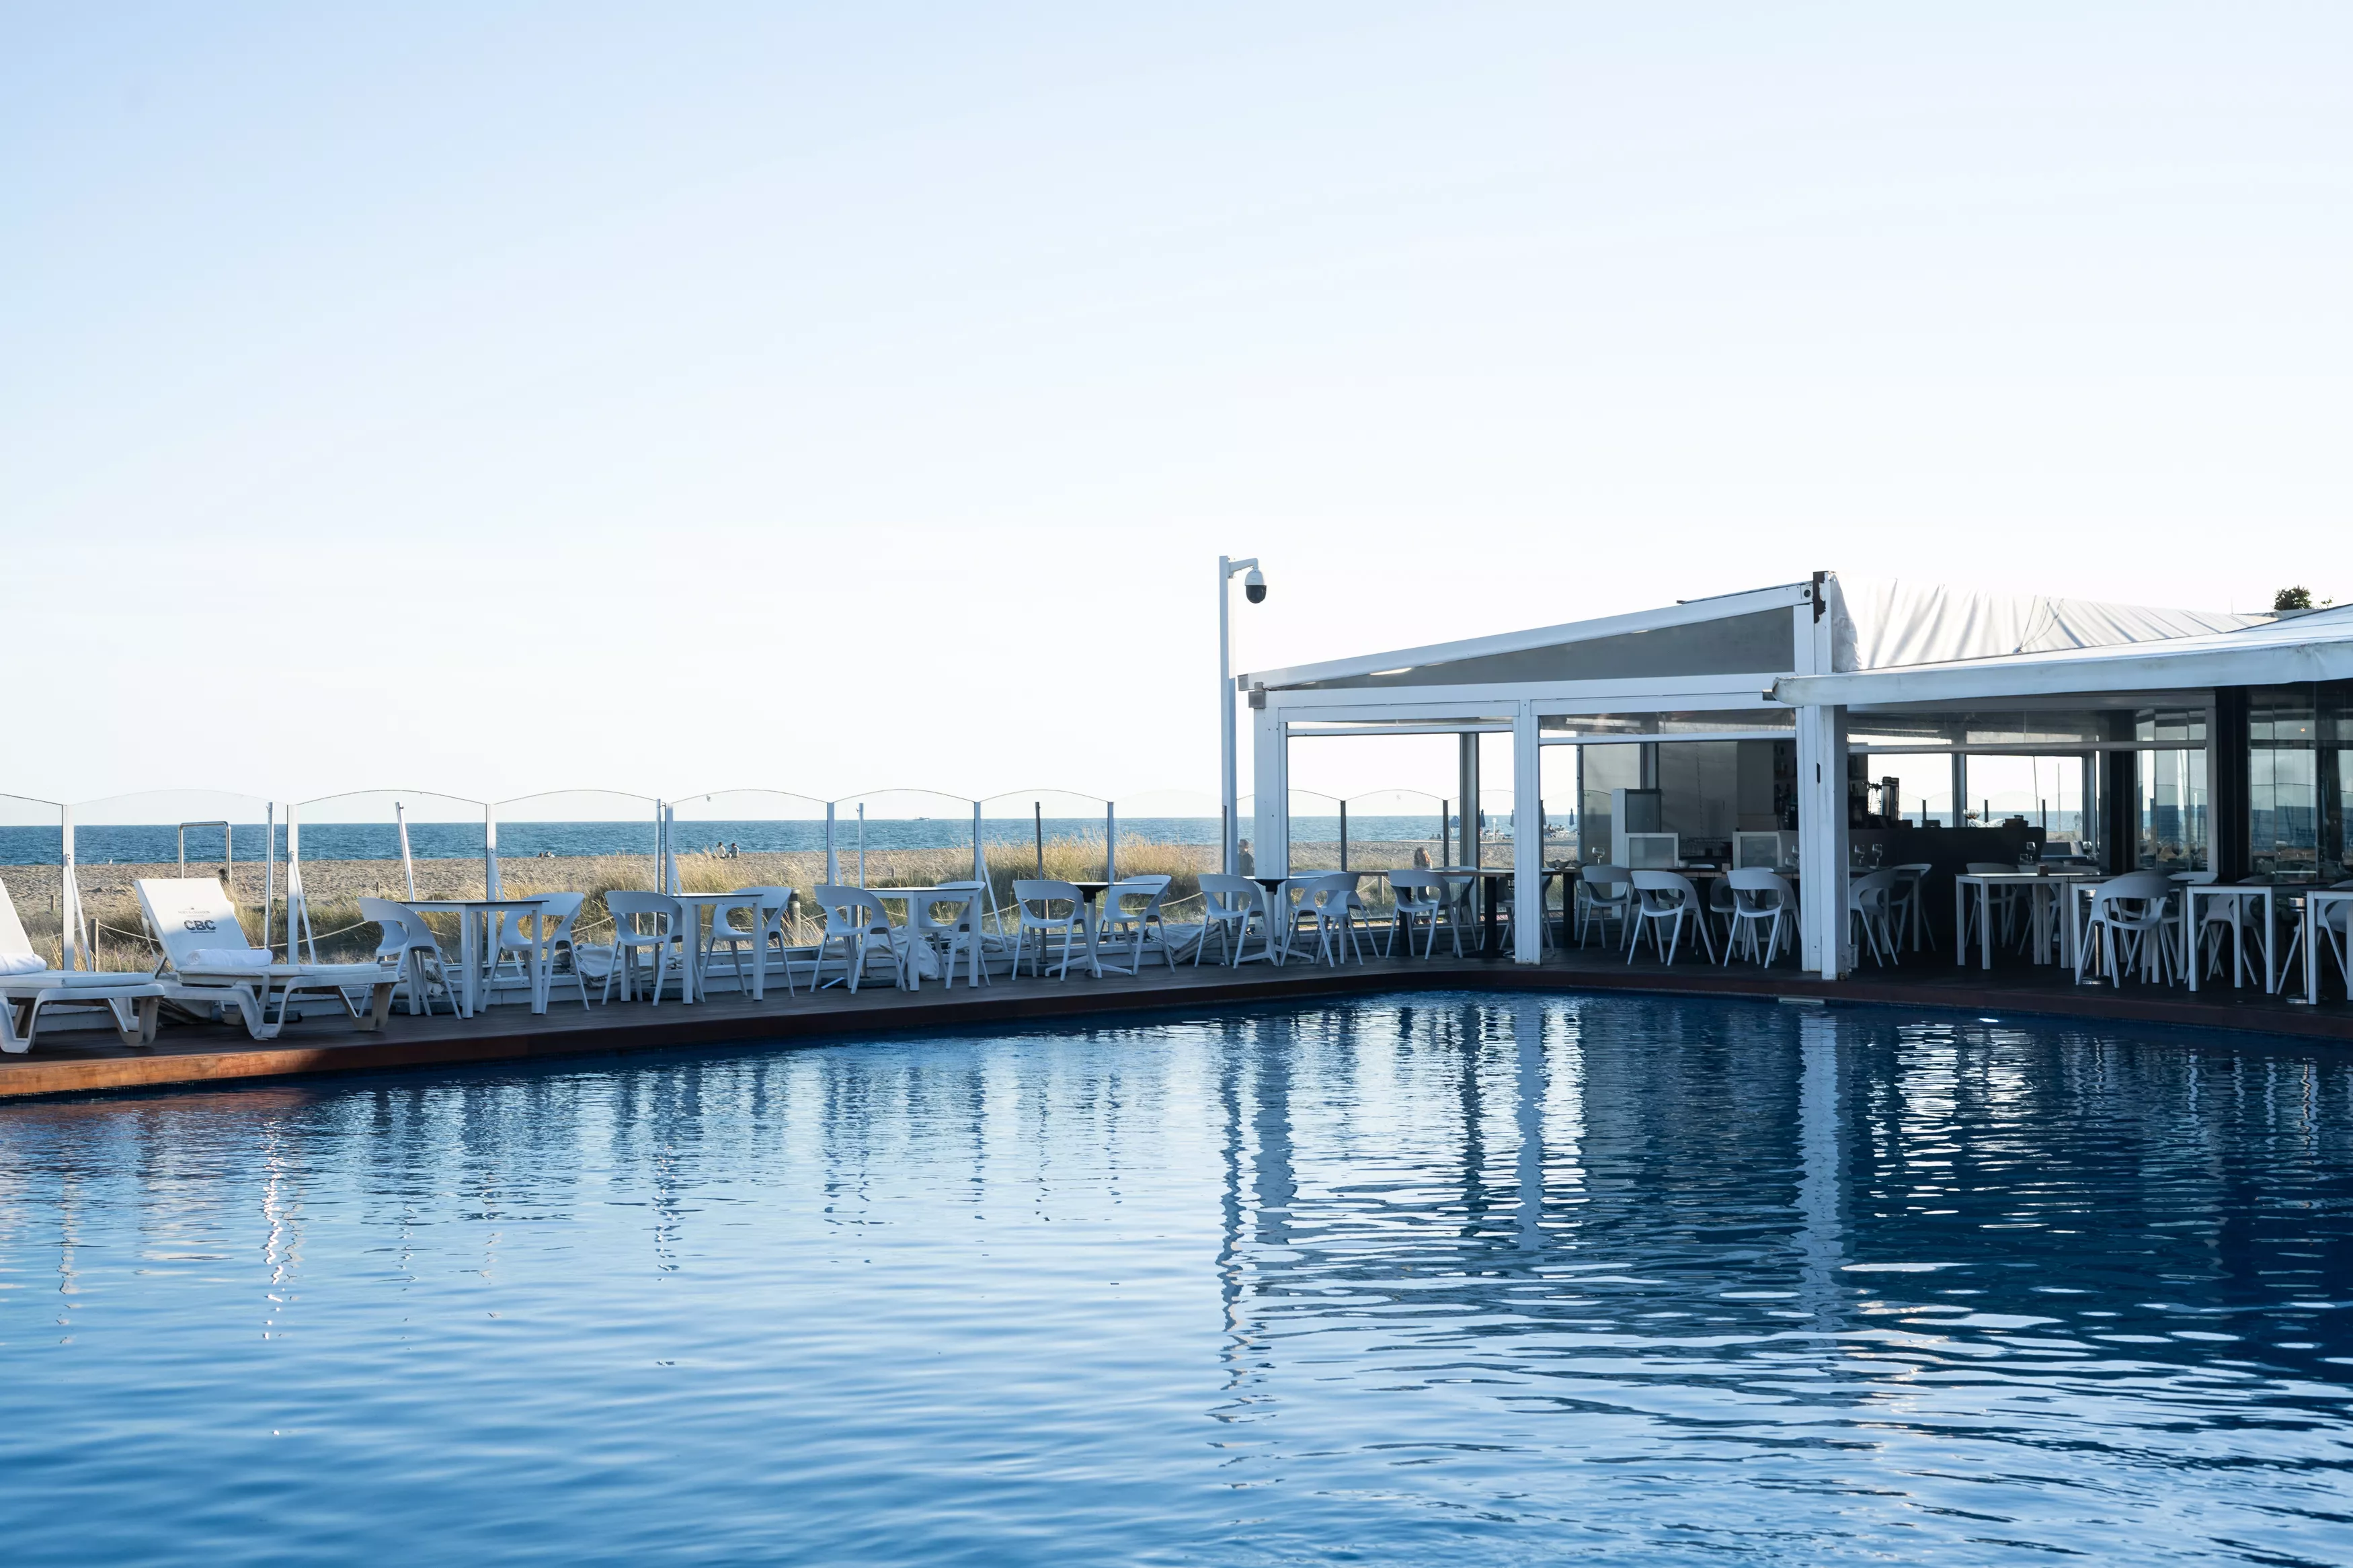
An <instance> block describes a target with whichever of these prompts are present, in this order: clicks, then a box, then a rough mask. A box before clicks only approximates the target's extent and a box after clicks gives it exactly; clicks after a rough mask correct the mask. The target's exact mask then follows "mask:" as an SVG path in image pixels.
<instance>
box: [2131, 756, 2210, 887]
mask: <svg viewBox="0 0 2353 1568" xmlns="http://www.w3.org/2000/svg"><path fill="white" fill-rule="evenodd" d="M2206 848H2207V837H2206V753H2205V752H2141V753H2140V854H2139V863H2140V864H2141V865H2142V866H2144V867H2147V868H2150V869H2153V870H2158V871H2202V870H2204V869H2205V868H2207V865H2208V864H2209V862H2208V860H2207V858H2206Z"/></svg>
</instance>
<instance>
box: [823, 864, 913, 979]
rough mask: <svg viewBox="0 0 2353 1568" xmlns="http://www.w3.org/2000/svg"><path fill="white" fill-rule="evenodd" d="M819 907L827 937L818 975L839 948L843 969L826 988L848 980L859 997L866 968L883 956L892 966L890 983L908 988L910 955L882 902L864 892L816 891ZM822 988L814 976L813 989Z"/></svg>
mask: <svg viewBox="0 0 2353 1568" xmlns="http://www.w3.org/2000/svg"><path fill="white" fill-rule="evenodd" d="M817 905H818V912H819V913H820V914H822V915H823V916H824V917H825V935H824V937H823V938H821V939H820V940H819V941H818V944H817V966H818V973H820V974H821V973H823V971H824V969H825V962H826V959H827V958H828V956H829V955H830V954H832V953H833V952H834V951H835V949H836V947H837V946H838V947H839V953H840V958H841V962H842V965H843V973H842V974H841V976H840V977H839V978H837V979H833V980H828V981H825V982H824V984H826V985H839V984H842V983H843V982H844V981H845V980H846V981H847V982H848V983H849V993H850V994H851V995H853V996H854V995H856V994H858V983H859V982H860V980H861V979H863V978H865V975H866V968H867V965H868V964H870V963H872V962H873V961H874V960H875V958H876V957H877V956H880V957H881V959H882V961H883V962H884V963H888V964H890V966H891V983H892V984H893V985H897V986H900V987H902V989H903V988H904V987H905V985H906V984H907V969H908V965H907V955H906V954H905V953H904V952H902V951H901V949H900V946H899V942H900V936H899V931H898V928H897V927H895V926H893V925H892V923H891V915H890V911H889V910H885V909H884V908H883V907H882V900H880V899H878V898H876V897H875V896H874V895H873V894H871V893H870V892H868V891H867V890H866V889H863V888H837V887H821V888H819V889H818V890H817ZM878 950H879V953H878ZM821 988H822V987H820V986H819V985H818V984H817V981H816V978H815V977H814V976H813V977H812V979H811V983H810V989H811V990H812V991H814V990H818V989H821Z"/></svg>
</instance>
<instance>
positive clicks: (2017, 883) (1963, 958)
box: [1953, 871, 2105, 969]
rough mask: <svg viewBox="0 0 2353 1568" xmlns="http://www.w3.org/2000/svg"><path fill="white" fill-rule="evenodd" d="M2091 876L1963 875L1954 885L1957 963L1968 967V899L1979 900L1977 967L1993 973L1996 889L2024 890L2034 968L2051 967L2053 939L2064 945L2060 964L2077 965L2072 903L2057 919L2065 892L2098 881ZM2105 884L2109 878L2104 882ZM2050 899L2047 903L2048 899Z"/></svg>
mask: <svg viewBox="0 0 2353 1568" xmlns="http://www.w3.org/2000/svg"><path fill="white" fill-rule="evenodd" d="M2097 876H2098V873H2096V872H2091V871H1964V872H1961V873H1959V874H1958V875H1957V876H1955V877H1954V879H1953V962H1954V963H1957V964H1961V965H1964V966H1966V965H1967V964H1968V962H1969V949H1968V936H1967V932H1968V929H1969V922H1968V896H1969V894H1970V892H1971V891H1972V890H1974V891H1975V892H1976V894H1977V903H1978V968H1980V969H1991V968H1992V967H1993V892H1994V889H1997V888H2024V889H2027V901H2028V903H2029V904H2030V905H2031V910H2030V913H2031V918H2032V920H2033V921H2034V962H2035V963H2049V962H2050V960H2049V959H2048V958H2047V957H2045V956H2044V955H2045V954H2046V953H2048V952H2050V951H2051V947H2052V937H2054V936H2056V937H2057V938H2058V939H2059V962H2060V963H2064V964H2070V965H2072V964H2073V963H2074V962H2075V954H2076V952H2077V951H2078V948H2077V945H2076V943H2077V934H2076V927H2075V919H2074V910H2073V903H2072V900H2070V906H2069V909H2068V912H2067V919H2065V920H2063V921H2062V920H2057V919H2055V918H2054V917H2055V916H2056V915H2057V914H2058V913H2059V902H2060V900H2063V899H2065V898H2067V892H2066V889H2069V888H2071V887H2076V886H2081V885H2082V884H2083V883H2084V881H2085V880H2086V879H2092V878H2094V877H2097ZM2102 880H2105V878H2102ZM2046 892H2047V893H2049V894H2050V897H2049V898H2048V899H2046V898H2045V897H2044V896H2043V895H2044V894H2045V893H2046Z"/></svg>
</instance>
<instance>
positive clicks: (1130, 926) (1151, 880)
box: [1095, 871, 1176, 974]
mask: <svg viewBox="0 0 2353 1568" xmlns="http://www.w3.org/2000/svg"><path fill="white" fill-rule="evenodd" d="M1171 880H1172V879H1170V878H1168V877H1166V876H1163V875H1161V874H1160V873H1158V872H1156V871H1155V872H1152V873H1150V874H1148V875H1145V876H1142V877H1126V878H1123V879H1120V880H1119V881H1116V882H1113V884H1112V885H1111V886H1110V887H1108V888H1105V889H1103V901H1102V902H1101V903H1099V904H1098V905H1097V906H1096V910H1097V911H1098V912H1097V915H1096V920H1095V930H1096V932H1097V942H1098V956H1100V949H1101V948H1103V947H1112V948H1125V949H1126V950H1127V967H1126V968H1124V969H1122V970H1120V971H1119V973H1122V974H1137V973H1142V972H1143V969H1144V951H1145V946H1146V945H1147V944H1153V945H1156V946H1157V947H1158V948H1159V950H1160V956H1161V957H1163V958H1165V959H1166V960H1167V961H1168V967H1169V969H1170V970H1172V971H1173V970H1175V969H1176V952H1174V951H1173V950H1172V949H1171V948H1170V946H1169V942H1168V926H1167V922H1166V921H1163V920H1162V919H1161V917H1160V900H1163V899H1165V898H1166V897H1167V896H1168V884H1169V882H1170V881H1171ZM1130 899H1141V900H1144V902H1143V903H1142V904H1141V905H1140V906H1139V907H1137V908H1135V909H1132V910H1131V909H1129V908H1128V907H1127V904H1126V900H1130ZM1103 967H1104V968H1106V969H1109V968H1112V967H1113V966H1112V965H1111V964H1108V963H1106V964H1104V965H1103Z"/></svg>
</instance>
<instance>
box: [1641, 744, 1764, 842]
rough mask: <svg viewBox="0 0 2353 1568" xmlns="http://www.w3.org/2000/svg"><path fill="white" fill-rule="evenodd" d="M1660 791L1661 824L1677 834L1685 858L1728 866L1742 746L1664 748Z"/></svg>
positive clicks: (1736, 822) (1660, 760)
mask: <svg viewBox="0 0 2353 1568" xmlns="http://www.w3.org/2000/svg"><path fill="white" fill-rule="evenodd" d="M1768 743H1769V742H1768ZM1658 787H1659V826H1660V828H1661V829H1662V831H1664V832H1668V833H1672V834H1674V835H1676V836H1677V841H1678V842H1677V852H1678V853H1679V854H1680V856H1681V857H1682V858H1683V860H1685V861H1686V862H1700V861H1705V862H1709V863H1713V864H1724V865H1728V864H1730V863H1731V859H1732V836H1733V834H1734V833H1735V832H1736V831H1737V830H1738V828H1739V820H1738V818H1739V804H1740V742H1737V741H1678V742H1667V743H1664V744H1662V745H1661V746H1660V747H1659V757H1658Z"/></svg>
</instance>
